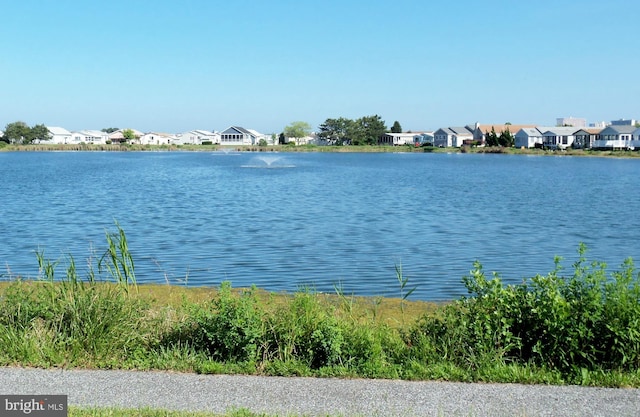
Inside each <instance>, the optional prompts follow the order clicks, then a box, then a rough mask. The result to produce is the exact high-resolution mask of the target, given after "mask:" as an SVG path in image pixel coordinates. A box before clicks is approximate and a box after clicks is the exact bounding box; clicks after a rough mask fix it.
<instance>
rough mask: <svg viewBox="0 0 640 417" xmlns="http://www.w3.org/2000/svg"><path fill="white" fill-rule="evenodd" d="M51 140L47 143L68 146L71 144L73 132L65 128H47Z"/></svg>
mask: <svg viewBox="0 0 640 417" xmlns="http://www.w3.org/2000/svg"><path fill="white" fill-rule="evenodd" d="M47 129H48V130H49V134H50V135H51V139H49V141H48V142H47V143H55V144H67V143H71V132H69V131H68V130H67V129H65V128H63V127H57V126H47Z"/></svg>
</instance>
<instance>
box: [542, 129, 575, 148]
mask: <svg viewBox="0 0 640 417" xmlns="http://www.w3.org/2000/svg"><path fill="white" fill-rule="evenodd" d="M538 129H539V130H541V129H540V128H538ZM545 129H546V128H545ZM575 132H576V128H575V127H573V126H561V127H552V128H549V129H548V130H545V131H544V133H542V144H543V145H544V146H545V147H546V148H550V149H567V148H568V147H570V146H571V145H572V144H573V141H574V140H575Z"/></svg>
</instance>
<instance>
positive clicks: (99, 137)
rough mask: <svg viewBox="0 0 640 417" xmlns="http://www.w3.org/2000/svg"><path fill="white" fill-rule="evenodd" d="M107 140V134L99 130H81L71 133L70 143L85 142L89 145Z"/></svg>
mask: <svg viewBox="0 0 640 417" xmlns="http://www.w3.org/2000/svg"><path fill="white" fill-rule="evenodd" d="M107 140H109V134H108V133H106V132H102V131H100V130H81V131H79V132H72V133H71V143H75V144H80V143H86V144H91V145H104V144H105V143H107Z"/></svg>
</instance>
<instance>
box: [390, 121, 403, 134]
mask: <svg viewBox="0 0 640 417" xmlns="http://www.w3.org/2000/svg"><path fill="white" fill-rule="evenodd" d="M391 133H402V126H400V122H398V121H397V120H396V121H395V122H393V126H391Z"/></svg>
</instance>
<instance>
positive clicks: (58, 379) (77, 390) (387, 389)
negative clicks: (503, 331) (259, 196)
mask: <svg viewBox="0 0 640 417" xmlns="http://www.w3.org/2000/svg"><path fill="white" fill-rule="evenodd" d="M0 394H5V395H6V394H32V395H36V394H38V395H52V394H66V395H68V396H69V397H68V398H69V405H76V406H98V407H125V408H139V407H151V408H161V409H170V410H207V411H213V412H220V413H222V412H225V411H228V410H229V409H232V408H240V407H243V408H247V409H250V410H252V411H254V412H262V413H269V414H276V413H277V414H280V415H283V416H285V415H286V416H291V415H308V416H316V415H327V414H332V415H342V416H478V417H479V416H491V417H494V416H526V417H534V416H576V417H577V416H580V417H584V416H606V417H609V416H640V390H638V389H609V388H584V387H574V386H570V387H557V386H543V385H517V384H463V383H448V382H408V381H389V380H358V379H355V380H346V379H317V378H279V377H254V376H230V375H195V374H180V373H170V372H135V371H133V372H129V371H95V370H42V369H22V368H0Z"/></svg>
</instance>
